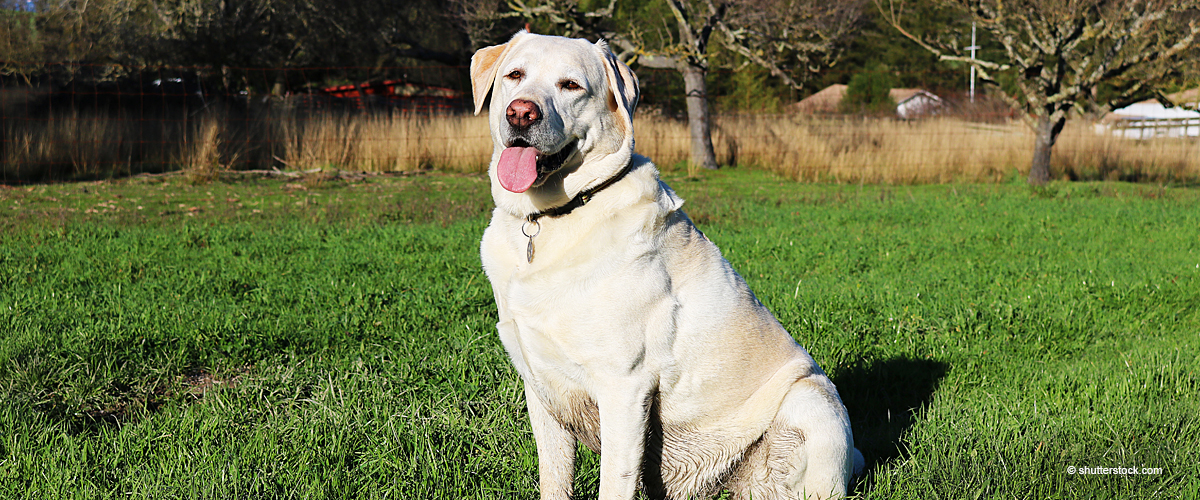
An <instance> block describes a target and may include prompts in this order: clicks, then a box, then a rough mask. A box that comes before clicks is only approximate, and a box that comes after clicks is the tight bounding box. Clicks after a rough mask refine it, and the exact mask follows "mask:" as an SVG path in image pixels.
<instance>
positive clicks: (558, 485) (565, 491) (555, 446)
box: [525, 383, 575, 500]
mask: <svg viewBox="0 0 1200 500" xmlns="http://www.w3.org/2000/svg"><path fill="white" fill-rule="evenodd" d="M525 404H526V406H528V407H529V424H530V426H531V427H533V439H534V440H535V441H537V453H538V482H539V486H540V488H541V492H542V500H558V499H562V500H568V499H570V498H571V492H572V490H573V485H574V481H575V437H574V436H572V435H571V433H570V432H568V431H567V430H566V429H564V428H563V426H562V425H560V424H559V423H558V421H557V420H555V419H554V417H553V416H551V415H550V412H548V411H546V407H545V405H544V404H543V403H542V400H541V398H539V397H538V395H537V391H535V390H533V389H531V388H530V386H529V384H528V383H526V384H525Z"/></svg>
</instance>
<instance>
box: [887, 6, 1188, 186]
mask: <svg viewBox="0 0 1200 500" xmlns="http://www.w3.org/2000/svg"><path fill="white" fill-rule="evenodd" d="M874 1H875V3H876V6H877V7H878V8H879V10H880V12H881V13H882V14H883V16H884V18H885V20H886V21H887V22H888V23H889V24H891V25H892V26H893V27H895V28H896V29H897V30H898V31H899V32H900V33H901V34H903V35H904V36H906V37H908V38H909V39H911V40H913V41H914V42H916V43H918V44H920V45H921V46H922V47H924V48H925V49H926V50H929V51H930V52H932V53H933V54H935V55H937V56H938V58H939V59H941V60H943V61H958V62H963V63H967V64H971V65H974V66H975V68H976V69H977V70H978V72H979V75H980V77H981V79H982V80H983V81H984V82H986V83H989V84H991V86H992V88H994V89H995V90H996V91H997V92H998V94H999V96H1000V97H1001V98H1002V99H1004V100H1006V101H1008V102H1009V104H1011V105H1013V106H1014V107H1015V108H1017V109H1023V110H1024V111H1026V113H1025V114H1024V115H1023V116H1024V118H1025V121H1026V123H1027V124H1028V125H1029V126H1030V127H1031V128H1032V129H1033V131H1034V134H1035V141H1034V154H1033V163H1032V165H1031V166H1030V170H1029V183H1030V184H1034V185H1040V184H1044V183H1046V182H1047V181H1048V180H1049V179H1050V156H1051V152H1052V151H1053V149H1054V144H1055V142H1056V141H1057V140H1058V135H1059V133H1060V132H1062V129H1063V126H1064V125H1065V124H1066V121H1067V116H1068V113H1069V112H1070V111H1071V110H1073V109H1082V108H1083V107H1084V106H1086V105H1092V106H1094V107H1095V109H1097V110H1098V111H1101V112H1103V111H1107V110H1109V109H1112V108H1113V107H1119V106H1123V105H1125V104H1127V103H1129V102H1132V101H1135V100H1138V99H1142V98H1145V97H1147V96H1149V95H1154V94H1155V93H1156V85H1158V84H1159V83H1161V82H1163V81H1164V80H1165V79H1167V78H1170V77H1173V76H1174V75H1176V74H1178V72H1179V71H1180V68H1181V67H1183V66H1185V65H1186V64H1194V61H1187V60H1186V57H1187V56H1188V54H1189V53H1190V50H1191V49H1193V48H1194V47H1196V46H1197V44H1198V43H1200V38H1198V35H1200V0H940V3H941V4H943V5H944V6H947V7H950V8H954V9H958V10H959V11H961V12H962V14H963V15H964V16H967V17H969V19H970V20H971V21H973V22H975V23H977V24H978V26H979V27H980V28H983V29H985V30H987V31H988V32H989V33H990V34H991V36H992V38H993V39H994V40H995V41H997V42H998V43H999V44H1000V45H1001V46H1002V48H1003V52H1002V53H1001V55H999V56H998V57H996V58H995V60H984V59H972V58H969V57H966V56H964V55H963V52H964V50H965V49H966V47H964V46H963V45H965V44H960V43H959V41H958V40H957V39H956V38H951V37H940V36H938V35H937V34H924V35H916V34H913V33H911V32H910V31H908V30H907V29H906V28H905V16H904V7H905V6H904V1H903V0H874ZM1159 97H1160V98H1161V96H1159Z"/></svg>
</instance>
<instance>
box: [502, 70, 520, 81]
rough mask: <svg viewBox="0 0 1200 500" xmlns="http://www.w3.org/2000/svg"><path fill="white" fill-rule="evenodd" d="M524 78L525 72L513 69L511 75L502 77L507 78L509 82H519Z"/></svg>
mask: <svg viewBox="0 0 1200 500" xmlns="http://www.w3.org/2000/svg"><path fill="white" fill-rule="evenodd" d="M524 76H525V72H524V71H521V70H519V69H514V70H512V72H511V73H509V74H507V75H504V77H505V78H508V79H509V80H520V79H521V78H522V77H524Z"/></svg>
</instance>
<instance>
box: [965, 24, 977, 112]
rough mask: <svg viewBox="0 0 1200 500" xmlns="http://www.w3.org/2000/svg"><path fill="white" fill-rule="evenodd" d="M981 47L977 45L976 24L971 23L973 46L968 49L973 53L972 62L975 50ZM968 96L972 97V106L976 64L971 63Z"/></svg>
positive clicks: (972, 102)
mask: <svg viewBox="0 0 1200 500" xmlns="http://www.w3.org/2000/svg"><path fill="white" fill-rule="evenodd" d="M978 48H979V46H978V45H976V44H975V23H974V22H972V23H971V46H970V47H967V49H969V50H970V51H971V61H975V50H976V49H978ZM970 89H971V90H970V91H969V92H968V93H967V95H969V96H971V104H974V103H975V63H974V62H972V63H971V87H970Z"/></svg>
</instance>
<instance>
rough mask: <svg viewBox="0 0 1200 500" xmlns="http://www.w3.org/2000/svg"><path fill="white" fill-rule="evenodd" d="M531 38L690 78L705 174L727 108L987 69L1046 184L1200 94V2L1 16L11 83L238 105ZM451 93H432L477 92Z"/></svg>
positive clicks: (268, 7)
mask: <svg viewBox="0 0 1200 500" xmlns="http://www.w3.org/2000/svg"><path fill="white" fill-rule="evenodd" d="M972 26H974V27H976V28H978V31H979V33H978V38H977V41H976V45H977V46H979V47H980V49H979V50H978V51H976V57H973V58H972V57H968V49H969V47H968V46H969V45H970V40H971V38H970V35H969V31H970V30H971V28H972ZM526 27H528V28H529V29H530V30H531V31H533V32H536V33H544V34H557V35H566V36H582V37H586V38H591V39H596V38H599V37H603V38H605V39H607V40H608V41H609V43H610V46H611V47H613V49H614V51H615V52H616V53H617V55H618V57H620V58H621V59H622V60H623V61H625V62H627V63H629V64H630V65H631V66H633V67H634V68H635V69H638V68H656V69H662V70H666V71H669V72H670V73H672V74H675V75H676V77H674V78H670V79H662V80H658V79H655V80H654V81H646V82H645V83H646V84H648V85H654V86H658V87H660V88H658V89H649V90H651V91H650V92H647V93H648V94H651V95H656V96H659V98H660V99H663V100H672V101H677V102H679V103H680V104H681V105H680V106H679V107H680V108H685V109H686V113H687V117H688V121H689V125H690V127H689V128H690V130H691V136H692V158H693V160H692V161H693V162H694V163H696V164H697V165H699V166H703V167H706V168H716V167H717V162H716V159H715V155H714V154H713V150H712V143H711V139H710V136H711V134H710V131H709V123H710V121H711V120H710V118H709V107H710V105H713V104H714V102H715V103H716V104H717V105H721V106H725V107H726V109H728V108H742V109H745V108H750V109H754V108H758V109H763V108H769V107H772V106H776V105H778V104H780V103H784V102H789V101H794V100H795V99H796V98H797V97H801V96H804V95H807V94H809V93H812V92H813V91H815V90H818V89H820V88H823V87H824V86H826V85H828V84H830V83H845V82H846V81H848V80H849V79H850V78H851V76H853V75H854V74H856V73H860V72H863V71H866V70H868V69H869V70H870V71H874V72H879V73H883V74H888V75H890V77H891V80H892V81H894V82H896V83H897V84H900V85H905V86H920V87H924V88H928V89H933V90H935V91H936V90H940V89H948V88H949V89H955V88H957V89H961V88H962V87H963V86H964V84H965V80H966V78H965V75H966V72H967V68H968V67H971V66H973V67H974V68H975V69H976V70H977V71H978V73H979V75H980V77H981V80H982V82H983V83H985V84H986V85H987V89H988V92H990V93H992V94H993V95H995V96H997V97H999V98H1001V99H1003V100H1004V101H1005V102H1007V103H1009V105H1011V106H1012V107H1013V108H1014V109H1015V110H1018V111H1019V115H1020V116H1022V117H1024V118H1025V119H1026V122H1027V123H1028V124H1029V126H1030V127H1031V129H1033V130H1034V132H1035V135H1036V136H1037V139H1036V144H1035V155H1034V163H1033V165H1032V167H1031V173H1030V182H1032V183H1042V182H1045V181H1046V180H1047V179H1048V177H1049V171H1048V165H1049V158H1050V152H1051V151H1052V148H1053V145H1054V142H1055V140H1056V139H1057V136H1058V132H1060V131H1061V130H1062V128H1063V124H1064V123H1065V121H1066V119H1067V117H1068V115H1069V114H1070V113H1071V112H1074V111H1081V110H1091V111H1104V110H1107V109H1111V108H1112V107H1115V106H1118V105H1121V104H1124V103H1127V102H1132V101H1134V100H1138V99H1144V98H1148V97H1155V96H1159V97H1161V95H1162V91H1163V90H1165V89H1168V88H1170V87H1172V86H1174V87H1180V86H1187V85H1188V84H1190V83H1195V82H1196V81H1197V80H1198V79H1200V78H1198V74H1200V69H1197V66H1200V65H1197V64H1195V62H1194V61H1196V60H1197V58H1198V56H1200V52H1198V51H1197V46H1200V0H845V1H838V2H829V1H826V0H438V1H434V0H373V1H360V2H329V1H320V0H0V74H5V75H9V76H13V77H22V78H26V79H27V80H28V79H32V78H47V75H50V77H53V78H59V79H62V78H73V77H78V75H72V74H62V73H64V72H66V73H70V71H71V68H76V67H78V65H101V66H102V67H104V68H106V69H105V71H104V72H103V74H92V75H90V76H89V77H90V78H119V77H121V76H124V75H123V73H124V72H131V71H137V70H139V69H145V68H155V67H172V66H174V67H190V68H204V69H203V71H202V73H203V75H202V76H203V77H204V78H207V79H208V80H209V81H211V82H213V83H214V84H216V85H219V86H224V88H225V89H226V91H229V90H230V89H236V88H241V87H244V86H247V85H251V83H250V82H249V81H248V80H247V78H246V77H245V73H246V72H247V71H250V70H258V71H259V73H262V72H263V70H268V72H269V70H271V69H277V70H284V69H287V68H310V71H306V73H305V74H306V77H307V78H309V79H311V80H313V81H314V82H326V83H327V82H330V81H336V80H341V81H361V80H368V79H378V78H384V77H388V76H390V75H388V72H389V71H394V69H395V68H398V67H405V66H419V65H433V66H442V67H446V68H453V69H455V70H456V71H450V72H447V73H443V74H449V75H457V74H458V73H465V66H466V65H467V63H468V61H469V59H470V55H471V54H472V53H473V52H474V51H475V50H477V49H479V48H482V47H485V46H488V45H494V44H498V43H503V42H504V41H505V40H507V38H508V37H510V36H511V35H512V34H513V33H514V32H516V31H517V30H519V29H522V28H526ZM716 72H719V74H720V75H723V76H722V77H720V78H716V77H714V73H716ZM450 79H452V80H457V81H451V82H447V81H439V82H423V83H433V84H441V85H448V86H453V87H460V88H461V87H463V86H464V85H465V75H459V76H457V77H453V76H452V77H450ZM254 85H258V86H262V87H267V88H258V89H255V90H256V91H258V92H268V93H281V92H282V91H284V90H285V89H284V86H285V85H286V82H284V77H283V72H282V71H279V72H278V73H277V77H276V79H275V81H274V82H266V83H262V82H256V83H254ZM714 95H722V96H726V97H723V98H722V99H720V100H717V99H714V97H713V96H714ZM650 104H654V103H653V102H652V101H651V102H650Z"/></svg>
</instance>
